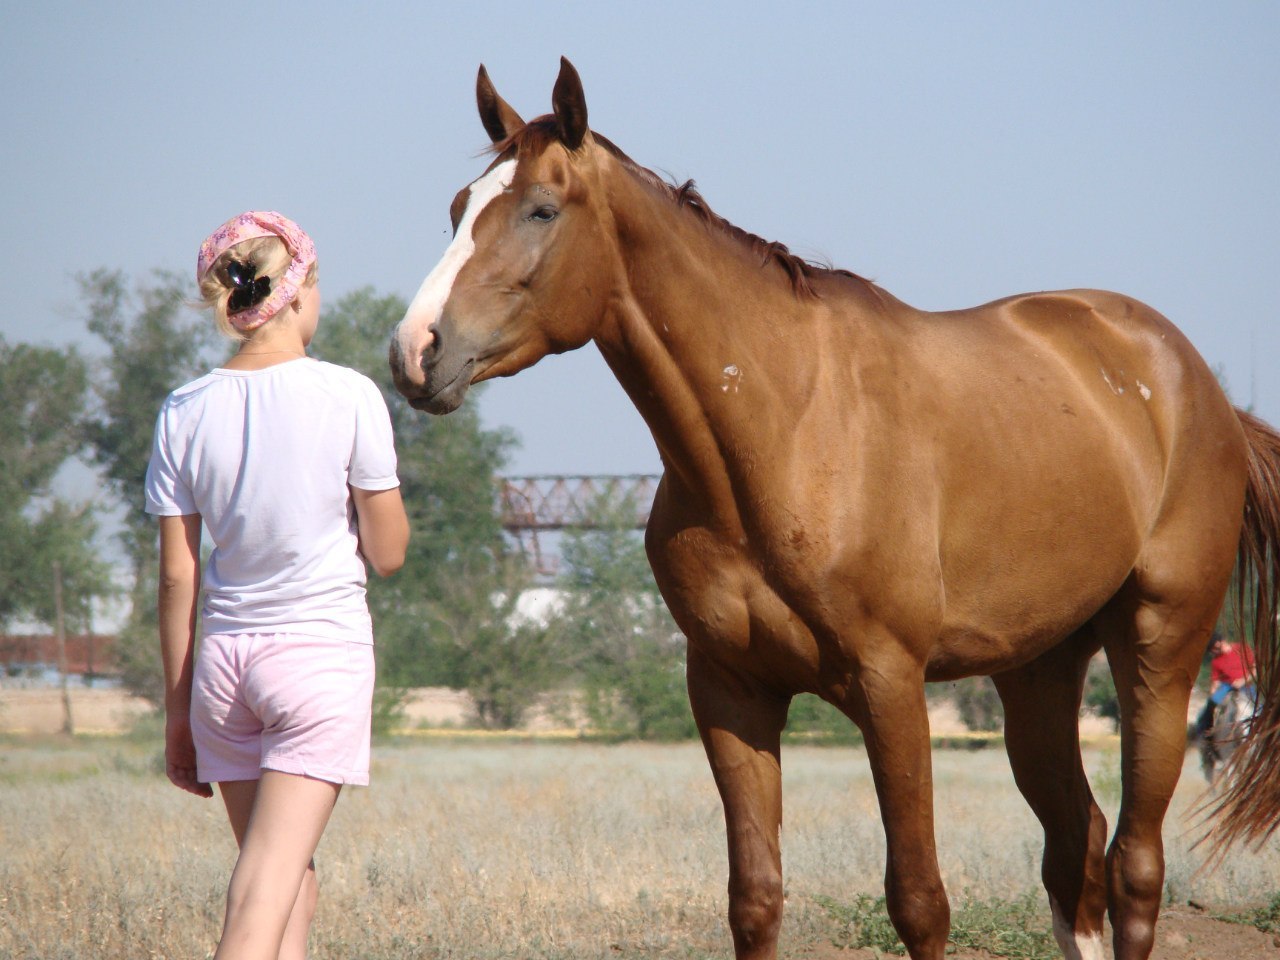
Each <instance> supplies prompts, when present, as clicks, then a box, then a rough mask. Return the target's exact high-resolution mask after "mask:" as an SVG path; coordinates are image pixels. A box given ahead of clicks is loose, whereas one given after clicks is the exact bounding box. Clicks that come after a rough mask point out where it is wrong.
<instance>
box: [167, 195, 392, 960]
mask: <svg viewBox="0 0 1280 960" xmlns="http://www.w3.org/2000/svg"><path fill="white" fill-rule="evenodd" d="M196 278H197V280H198V281H199V283H200V291H201V296H202V298H203V299H204V301H205V302H206V304H207V305H208V306H209V307H211V308H212V309H213V312H214V317H215V320H216V322H217V323H218V325H219V327H220V328H222V329H223V331H224V332H226V333H227V334H229V335H230V336H231V337H232V338H233V339H235V340H238V341H239V350H238V352H237V353H236V355H235V356H234V357H233V358H232V359H231V360H229V361H228V362H227V364H226V365H225V366H223V367H221V368H219V369H217V370H214V371H212V372H211V373H209V374H207V375H205V376H203V377H201V378H200V379H198V380H195V381H193V382H191V383H189V384H187V385H186V386H184V387H180V388H178V389H177V390H175V391H174V392H173V393H172V394H170V395H169V397H168V398H167V399H166V400H165V403H164V407H163V408H162V409H161V411H160V416H159V419H158V420H157V423H156V433H155V444H154V447H153V449H152V454H151V463H150V465H149V467H148V469H147V484H146V499H147V512H148V513H152V514H156V515H158V516H159V518H160V588H159V610H160V643H161V655H162V659H163V662H164V674H165V714H166V721H165V763H166V766H167V770H168V775H169V779H170V780H172V781H173V783H175V784H176V785H177V786H179V787H181V788H182V789H184V790H187V791H190V792H191V793H194V794H196V795H198V796H202V797H210V796H212V795H213V792H212V789H211V788H210V786H209V784H211V783H217V784H218V786H219V789H220V792H221V794H222V799H223V802H224V803H225V804H226V807H227V814H228V816H229V817H230V820H231V828H232V830H233V831H234V833H235V837H236V842H237V843H238V844H239V846H240V856H239V858H238V859H237V861H236V866H235V871H234V872H233V873H232V876H231V884H230V887H229V888H228V891H227V910H226V918H225V920H224V924H223V929H222V940H221V943H220V944H219V947H218V951H217V953H216V954H215V956H216V957H217V958H220V960H226V958H235V960H250V958H259V957H261V958H263V960H268V958H269V960H293V958H302V957H305V956H306V945H307V933H308V930H309V929H310V925H311V919H312V916H313V915H314V913H315V905H316V893H317V887H316V878H315V866H314V864H313V863H312V861H311V858H312V855H313V853H314V852H315V849H316V845H317V843H318V842H319V840H320V835H321V833H322V832H323V831H324V828H325V825H326V824H327V823H328V820H329V815H330V813H331V812H332V810H333V806H334V803H335V801H336V800H337V797H338V791H339V790H340V789H341V787H342V785H343V784H344V783H354V784H367V783H368V782H369V736H370V729H369V725H370V705H371V700H372V694H373V646H372V644H373V631H372V626H371V623H370V619H369V612H368V608H367V606H366V604H365V591H364V583H365V562H368V564H369V565H370V566H372V567H373V569H374V571H375V572H377V573H378V574H380V575H382V576H386V575H388V574H391V573H394V572H395V571H396V570H398V569H399V568H400V565H401V564H402V563H403V562H404V552H405V546H406V545H407V543H408V538H409V526H408V521H407V520H406V518H405V513H404V507H403V505H402V503H401V501H400V490H399V481H398V480H397V479H396V457H395V449H394V447H393V445H392V437H391V422H390V418H389V417H388V415H387V408H386V405H385V404H384V402H383V400H382V395H381V394H380V393H379V392H378V389H377V387H375V386H374V385H373V383H372V381H370V380H369V379H368V378H366V377H364V376H362V375H361V374H358V373H356V372H355V371H353V370H348V369H347V368H345V367H339V366H335V365H333V364H328V363H322V362H319V361H316V360H311V359H308V358H307V356H306V347H307V344H308V343H310V341H311V338H312V335H313V334H314V333H315V329H316V322H317V320H318V318H319V315H320V291H319V289H318V287H317V285H316V255H315V247H314V246H313V244H312V242H311V239H310V238H309V237H308V236H307V235H306V234H305V233H303V232H302V230H301V229H299V227H298V226H297V224H295V223H293V222H292V221H291V220H289V219H287V218H286V217H283V216H281V215H280V214H278V213H273V212H258V211H251V212H249V213H244V214H241V215H240V216H238V217H235V218H234V219H232V220H229V221H227V222H226V223H225V224H223V225H222V226H221V227H219V228H218V229H217V230H216V231H215V232H214V233H213V234H212V235H211V236H210V237H209V238H208V239H207V240H205V242H204V243H203V244H202V245H201V247H200V256H199V260H198V263H197V268H196ZM202 524H203V526H204V527H205V528H207V529H208V531H209V533H210V535H211V537H212V539H213V553H212V555H211V556H210V558H209V564H208V567H207V569H206V570H205V571H204V580H203V588H204V591H205V599H204V607H203V623H202V635H203V636H202V639H201V642H200V649H199V653H198V655H197V656H196V657H195V658H194V664H193V648H194V638H195V628H196V598H197V596H198V593H199V589H200V587H201V581H200V537H201V527H202Z"/></svg>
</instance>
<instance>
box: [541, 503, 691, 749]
mask: <svg viewBox="0 0 1280 960" xmlns="http://www.w3.org/2000/svg"><path fill="white" fill-rule="evenodd" d="M635 515H636V505H635V503H634V502H631V501H629V500H627V499H624V500H622V501H621V502H609V501H608V500H606V499H605V498H601V499H600V500H599V501H597V502H596V503H595V504H594V505H593V506H592V507H591V508H590V509H589V511H588V516H589V518H590V522H591V524H592V528H590V529H583V530H577V531H572V532H570V533H568V534H566V536H565V538H564V542H563V543H562V545H561V555H562V558H563V561H564V573H563V574H562V575H561V577H560V587H561V589H563V590H564V591H565V596H566V601H565V608H564V611H563V613H562V614H561V616H560V618H559V620H558V622H557V623H556V630H557V632H558V633H559V634H560V635H561V637H562V638H563V639H562V642H561V644H560V647H561V648H562V649H563V650H564V651H567V652H569V657H571V658H572V659H571V660H570V659H568V658H566V660H567V662H570V663H572V664H574V665H575V667H576V669H577V672H578V673H579V674H580V676H581V678H582V682H583V690H584V694H585V696H586V708H587V713H588V715H589V717H590V718H591V721H592V723H593V725H594V726H596V727H597V728H598V729H600V730H603V731H607V732H610V733H612V734H614V735H619V736H630V737H639V738H641V739H662V740H666V739H678V738H683V737H692V736H694V735H696V732H697V731H696V727H695V726H694V722H693V714H692V712H691V710H690V708H689V699H688V694H687V692H686V687H685V643H684V637H683V636H682V635H681V634H680V631H679V628H677V627H676V624H675V620H674V619H673V618H672V616H671V612H670V611H669V610H668V609H667V606H666V603H665V602H663V599H662V595H661V594H660V593H659V592H658V587H657V584H656V583H655V582H654V580H653V573H652V571H651V570H650V569H649V562H648V559H647V557H646V556H645V552H644V544H643V543H642V541H641V538H640V536H639V534H638V533H637V532H636V531H635V530H634V518H635Z"/></svg>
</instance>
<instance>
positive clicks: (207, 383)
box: [164, 372, 219, 408]
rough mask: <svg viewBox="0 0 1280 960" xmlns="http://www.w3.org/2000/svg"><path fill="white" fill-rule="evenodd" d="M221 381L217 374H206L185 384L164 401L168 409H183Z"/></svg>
mask: <svg viewBox="0 0 1280 960" xmlns="http://www.w3.org/2000/svg"><path fill="white" fill-rule="evenodd" d="M218 381H219V378H218V376H217V375H216V374H215V373H212V372H210V373H206V374H205V375H204V376H202V377H196V378H195V379H194V380H192V381H190V382H189V383H184V384H183V385H182V386H180V387H178V388H177V389H176V390H174V391H173V392H172V393H170V394H169V395H168V396H167V397H165V399H164V405H165V407H166V408H170V407H181V406H183V405H185V404H187V403H189V402H190V401H191V400H193V399H195V398H196V397H199V396H201V395H202V394H203V393H204V392H205V391H207V390H208V389H209V388H210V387H212V386H213V385H214V384H215V383H217V382H218Z"/></svg>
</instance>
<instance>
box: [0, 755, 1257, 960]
mask: <svg viewBox="0 0 1280 960" xmlns="http://www.w3.org/2000/svg"><path fill="white" fill-rule="evenodd" d="M158 757H159V745H158V743H157V741H156V740H154V739H152V738H148V737H145V736H136V737H132V738H122V737H114V738H79V739H75V740H59V739H56V738H45V739H31V738H16V737H9V738H6V739H3V740H0V960H9V958H13V960H71V958H76V960H79V958H85V960H88V958H94V960H138V958H203V957H207V956H209V955H210V954H211V952H212V947H213V944H214V941H215V937H216V935H217V931H218V927H219V923H220V919H221V912H222V896H223V892H224V888H225V884H226V881H227V877H228V873H229V870H230V868H231V865H232V862H233V858H234V848H233V844H232V841H231V838H230V833H229V831H228V830H227V828H226V826H225V823H224V820H223V815H222V811H221V808H220V805H219V804H218V803H217V801H201V800H199V799H197V798H194V797H191V796H189V795H186V794H183V793H180V792H179V791H178V790H176V789H174V788H172V787H170V786H169V785H168V783H167V782H166V781H165V780H164V778H163V776H162V775H160V774H159V773H158V769H159V763H158ZM1193 759H1194V758H1192V757H1189V758H1188V760H1189V762H1188V769H1187V771H1186V775H1185V776H1184V778H1183V785H1182V787H1181V788H1180V790H1179V794H1178V797H1177V800H1176V808H1175V811H1174V813H1173V815H1172V816H1171V818H1170V820H1169V823H1168V830H1167V834H1168V838H1169V839H1168V862H1169V869H1168V900H1169V902H1170V904H1171V909H1170V919H1169V922H1168V924H1167V925H1166V926H1165V927H1164V928H1162V931H1161V937H1162V940H1161V943H1160V946H1159V948H1158V950H1157V954H1156V956H1157V957H1158V958H1162V960H1163V958H1169V960H1184V958H1193V957H1203V958H1206V960H1226V958H1228V957H1230V958H1231V960H1247V958H1250V957H1253V956H1258V957H1261V956H1267V955H1274V954H1275V952H1276V946H1275V945H1274V942H1273V940H1272V935H1271V934H1264V933H1261V932H1259V931H1258V930H1256V929H1254V928H1253V927H1249V926H1238V925H1234V924H1226V923H1221V922H1218V921H1214V920H1212V916H1213V914H1214V913H1222V912H1227V911H1228V909H1230V908H1229V907H1228V906H1227V905H1234V906H1235V907H1246V906H1257V905H1261V904H1265V903H1267V902H1268V901H1270V900H1271V899H1272V898H1273V897H1274V895H1275V893H1276V892H1277V889H1280V851H1277V849H1276V848H1275V847H1274V846H1272V847H1271V848H1270V849H1269V850H1267V851H1266V852H1264V853H1262V854H1256V855H1255V854H1250V855H1244V854H1241V855H1237V856H1235V857H1233V858H1232V859H1231V860H1230V861H1229V862H1228V863H1227V864H1226V865H1225V866H1224V867H1223V868H1222V869H1220V870H1219V871H1217V872H1216V873H1213V874H1211V875H1207V876H1198V875H1197V874H1196V869H1197V867H1198V866H1199V863H1200V861H1199V859H1198V857H1197V856H1196V855H1195V854H1194V853H1192V852H1190V851H1189V850H1188V846H1189V837H1188V836H1186V835H1185V831H1186V829H1187V823H1186V821H1185V820H1184V819H1183V816H1184V815H1185V812H1186V811H1187V810H1188V808H1189V807H1190V806H1191V805H1192V803H1193V802H1194V800H1195V799H1196V797H1197V795H1198V792H1199V789H1200V786H1199V782H1198V777H1197V775H1196V771H1195V769H1194V764H1193V762H1192V761H1193ZM1087 763H1088V766H1089V769H1090V770H1091V772H1092V773H1093V779H1094V782H1095V784H1096V786H1097V789H1098V793H1099V795H1100V798H1101V800H1102V801H1103V802H1104V803H1105V805H1106V807H1107V808H1108V814H1109V816H1111V815H1112V814H1113V812H1114V807H1115V804H1116V800H1117V796H1116V794H1117V787H1118V783H1117V774H1116V757H1115V753H1114V749H1113V748H1108V747H1100V748H1095V749H1091V750H1090V753H1089V756H1088V759H1087ZM784 767H785V778H786V783H785V796H786V805H787V812H786V827H785V836H784V845H785V860H786V871H787V918H786V921H785V926H784V931H783V951H782V955H783V956H784V957H809V958H824V960H827V958H835V957H843V958H850V960H852V958H862V957H865V958H870V957H872V956H874V955H876V954H875V953H873V951H872V950H870V949H862V950H852V949H848V950H846V949H843V948H842V947H841V946H839V945H841V944H848V943H850V942H851V941H850V940H849V930H850V926H849V923H848V919H847V916H846V915H844V914H841V913H840V912H839V910H837V909H835V908H834V907H833V905H832V903H831V901H827V900H824V899H823V898H824V897H828V898H831V900H832V901H835V902H836V903H837V904H853V903H854V902H855V901H856V900H857V897H858V895H860V894H861V895H871V896H874V895H877V894H879V893H880V877H881V875H882V872H883V848H884V844H883V839H882V837H881V832H880V824H879V815H878V812H877V810H876V805H875V798H874V795H873V793H872V788H871V779H870V774H869V772H868V768H867V763H866V757H865V754H864V753H863V752H862V750H860V749H857V748H822V747H808V746H791V747H788V748H787V749H786V751H785V753H784ZM935 775H936V780H937V792H938V821H939V826H938V829H939V850H940V856H941V859H942V865H943V872H944V877H945V880H946V882H947V885H948V890H949V892H950V893H951V895H952V897H953V899H954V900H955V901H956V903H957V904H958V905H959V904H961V903H962V902H963V901H965V900H976V901H979V902H990V901H995V900H1017V898H1019V897H1021V896H1022V895H1024V894H1026V893H1027V892H1028V891H1038V871H1039V856H1040V839H1039V829H1038V827H1037V825H1036V824H1035V822H1034V820H1033V818H1032V817H1031V815H1030V813H1029V812H1028V811H1027V809H1026V807H1025V805H1024V804H1023V803H1022V801H1021V799H1020V798H1019V797H1018V795H1017V793H1016V791H1015V790H1014V788H1013V787H1012V782H1011V777H1010V774H1009V771H1008V765H1007V763H1006V761H1005V759H1004V756H1003V753H1002V752H1001V751H999V750H982V751H972V752H969V751H939V752H938V753H937V754H936V757H935ZM723 832H724V827H723V820H722V817H721V811H720V805H719V801H718V798H717V796H716V794H715V790H714V787H713V785H712V782H711V777H710V774H709V773H708V771H707V769H706V762H705V760H704V758H703V756H702V752H701V749H700V747H699V746H698V745H696V744H678V745H640V744H624V745H618V746H603V745H595V744H589V743H577V742H555V743H552V742H537V741H526V742H495V741H483V742H481V741H478V740H474V741H473V740H466V739H461V738H459V739H453V740H434V739H428V738H405V739H399V740H395V741H391V742H387V743H381V744H378V745H377V747H376V748H375V767H374V774H373V785H372V786H371V787H369V788H366V789H350V790H348V791H346V792H345V793H344V795H343V797H342V798H341V800H340V801H339V805H338V809H337V812H336V814H335V818H334V821H333V823H332V825H331V827H330V829H329V831H328V833H327V834H326V836H325V839H324V841H323V843H322V846H321V849H320V851H319V854H318V855H317V864H318V867H319V870H320V877H321V884H322V895H321V896H322V901H321V911H320V915H319V917H318V918H317V922H316V928H315V935H314V939H313V956H314V957H315V958H318V960H339V958H341V960H355V958H360V960H392V958H396V960H412V958H445V957H450V958H453V957H456V958H476V960H484V958H522V960H523V958H595V957H611V958H623V960H626V958H701V957H729V956H730V955H731V950H730V947H729V944H730V940H729V934H728V930H727V926H726V924H725V922H724V919H723V918H724V913H725V907H726V898H725V894H724V888H725V876H726V866H725V854H724V836H723ZM864 899H865V898H864ZM1040 901H1041V898H1040V897H1039V895H1038V894H1037V895H1036V896H1035V897H1034V899H1033V900H1032V901H1029V903H1031V904H1033V905H1034V906H1033V907H1030V908H1028V909H1029V910H1030V912H1031V913H1032V914H1033V915H1034V916H1033V917H1032V919H1031V925H1032V926H1035V925H1037V924H1039V925H1041V926H1042V927H1044V928H1047V925H1048V923H1047V913H1046V911H1045V910H1044V908H1043V907H1042V906H1041V905H1040ZM1188 901H1195V902H1196V903H1198V904H1201V905H1203V908H1204V909H1203V911H1202V913H1203V916H1202V917H1197V916H1194V915H1192V914H1194V911H1191V910H1190V908H1187V907H1186V906H1185V904H1186V903H1187V902H1188ZM984 909H985V908H984ZM999 922H1004V921H1000V920H999V918H998V917H997V923H999ZM1223 951H1227V952H1223ZM1012 955H1015V956H1024V957H1036V956H1046V955H1051V954H1044V953H1035V952H1024V953H1021V954H1016V953H1015V954H1012ZM955 956H957V957H978V956H986V955H985V954H980V953H974V952H972V951H967V950H962V951H960V952H958V953H957V954H955Z"/></svg>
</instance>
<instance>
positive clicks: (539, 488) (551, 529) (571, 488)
mask: <svg viewBox="0 0 1280 960" xmlns="http://www.w3.org/2000/svg"><path fill="white" fill-rule="evenodd" d="M660 479H661V478H660V477H659V476H658V475H657V474H648V473H638V474H626V475H604V476H599V475H598V476H557V475H551V474H548V475H540V476H530V477H499V478H498V480H499V494H498V497H499V504H498V506H499V511H500V514H501V518H502V527H503V529H504V530H506V531H507V532H508V533H509V534H511V536H512V537H513V538H514V539H515V541H516V543H517V544H519V546H520V551H521V552H522V553H523V554H524V555H525V556H527V557H528V558H529V559H530V561H531V562H532V563H533V565H534V566H535V568H536V569H537V571H538V573H539V574H541V575H543V576H551V575H552V574H554V573H555V570H556V561H557V560H558V559H559V558H558V557H556V556H555V555H554V554H552V553H548V552H544V550H543V548H542V544H541V542H540V541H539V539H538V535H539V534H540V533H558V532H560V531H564V530H598V529H601V528H602V527H603V526H613V525H614V524H616V523H617V521H618V512H619V511H620V510H624V511H625V514H624V515H623V517H622V518H621V519H622V520H623V522H624V524H625V525H626V526H628V527H631V528H632V529H635V530H643V529H644V527H645V524H646V523H648V522H649V509H650V507H652V506H653V495H654V493H655V492H657V489H658V481H659V480H660ZM602 518H608V519H607V520H603V522H602Z"/></svg>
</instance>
